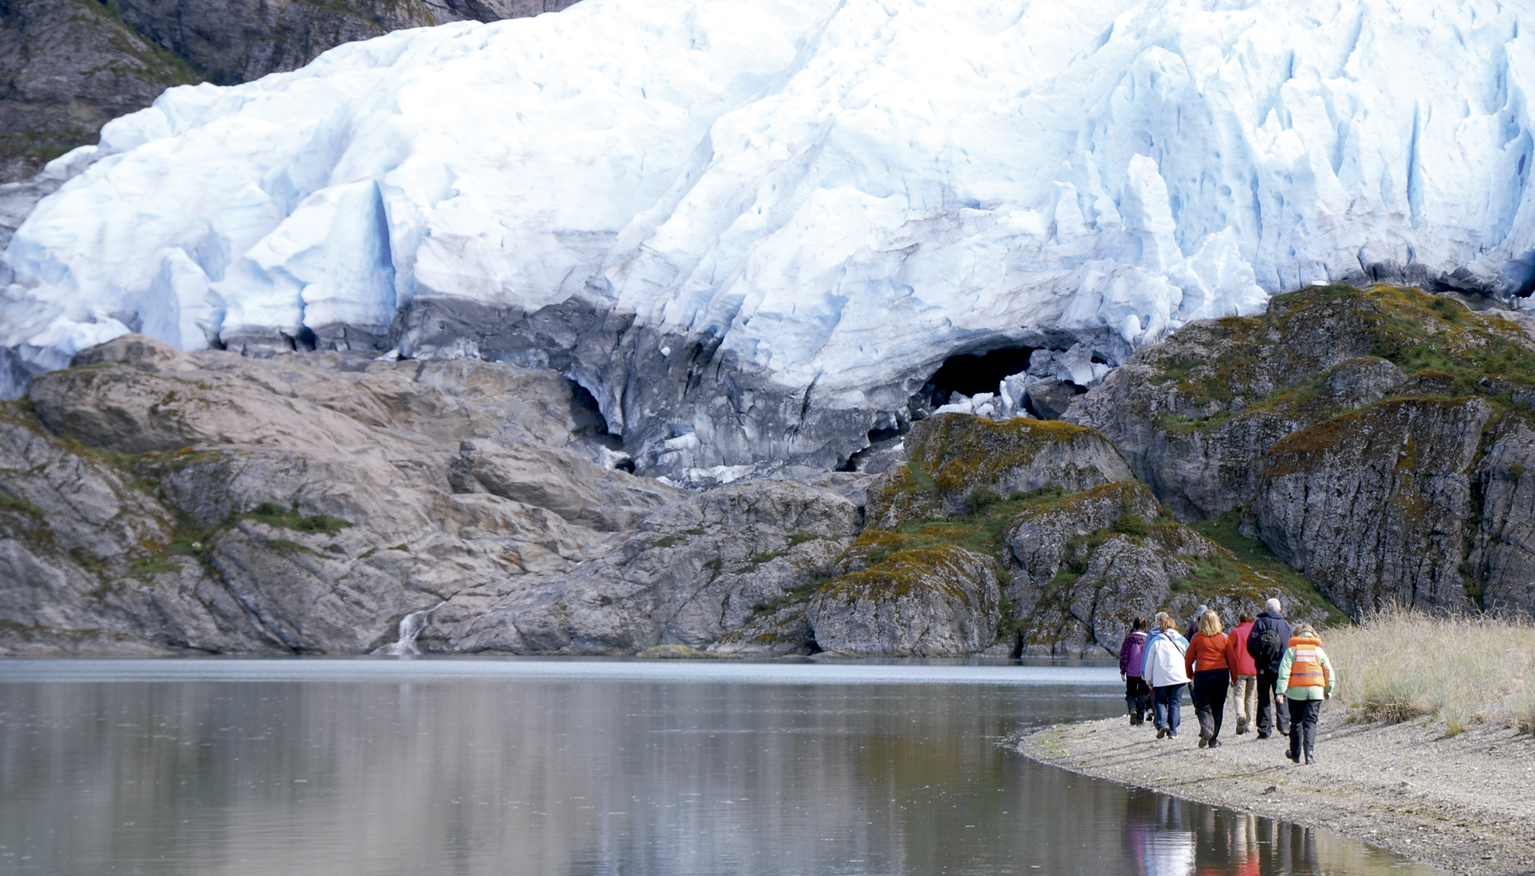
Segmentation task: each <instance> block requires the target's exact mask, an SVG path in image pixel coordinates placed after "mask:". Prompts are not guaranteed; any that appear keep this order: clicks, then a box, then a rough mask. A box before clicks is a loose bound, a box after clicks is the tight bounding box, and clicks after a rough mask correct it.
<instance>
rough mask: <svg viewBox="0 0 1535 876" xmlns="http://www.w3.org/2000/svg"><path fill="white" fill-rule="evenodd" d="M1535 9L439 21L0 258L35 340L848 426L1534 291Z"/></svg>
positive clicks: (27, 226) (665, 454)
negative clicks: (555, 382) (1282, 313)
mask: <svg viewBox="0 0 1535 876" xmlns="http://www.w3.org/2000/svg"><path fill="white" fill-rule="evenodd" d="M1532 30H1535V15H1532V14H1531V9H1530V7H1528V6H1526V5H1524V4H1520V3H1498V2H1491V0H1487V2H1481V0H1414V2H1404V0H1288V2H1279V0H1140V2H1131V0H1103V2H1098V3H1083V4H1076V3H1061V2H1046V0H1005V2H1004V0H948V2H943V3H935V2H931V0H762V2H751V3H743V2H738V0H583V2H581V3H579V4H577V5H575V6H573V7H571V8H569V9H566V10H565V11H563V12H560V13H556V14H548V15H543V16H539V17H537V18H531V19H522V20H514V21H503V22H497V23H492V24H473V23H458V24H451V25H445V26H442V27H435V28H425V29H419V30H410V31H399V32H395V33H392V34H389V35H386V36H383V37H379V38H377V39H373V40H370V41H367V42H362V43H353V44H348V45H344V46H341V47H339V48H336V49H334V50H332V51H330V52H327V53H326V54H324V55H323V56H321V57H320V58H319V59H318V60H316V61H315V62H313V63H312V64H310V65H309V66H307V67H305V68H303V69H301V70H297V71H294V72H291V73H279V74H273V75H270V76H267V77H265V78H263V79H260V80H257V81H255V82H251V83H248V84H245V85H239V86H234V87H216V86H213V85H208V84H204V85H198V86H183V87H177V88H173V89H170V90H169V91H167V92H166V93H165V94H164V95H163V96H162V97H160V99H159V100H158V101H156V103H155V104H154V106H152V107H150V108H148V109H145V110H142V111H140V112H137V113H134V114H132V115H129V116H125V117H122V118H120V119H117V120H116V121H113V122H111V123H110V124H108V125H107V126H106V128H104V129H103V132H102V136H101V142H100V144H99V145H97V146H93V147H84V148H83V149H82V150H77V152H76V153H71V154H70V155H68V156H65V157H64V158H61V159H59V160H58V161H57V162H55V166H54V167H53V170H52V171H51V172H53V173H54V174H55V175H57V174H59V173H66V174H73V176H72V177H71V178H69V179H68V181H67V182H65V183H64V184H63V185H62V186H61V187H60V188H59V189H58V191H57V192H55V193H53V194H52V195H49V196H48V197H46V198H44V199H43V200H42V201H40V202H39V203H38V204H37V206H36V207H35V208H34V209H33V210H32V212H31V213H30V215H29V216H27V218H26V220H25V222H24V223H23V224H22V225H21V226H20V227H19V228H18V229H17V230H16V232H15V234H14V236H13V237H12V239H11V241H10V244H9V246H8V248H7V249H6V250H5V253H4V256H3V259H0V283H3V284H4V286H3V295H0V344H3V347H4V351H3V352H0V358H3V360H4V361H3V363H0V364H3V366H4V367H3V368H0V373H3V383H4V384H5V386H4V389H6V390H7V392H8V394H10V395H13V396H14V395H16V394H17V393H19V392H20V391H21V388H22V387H23V386H24V385H25V382H26V380H28V379H29V378H30V376H31V375H34V374H37V373H40V372H42V371H47V370H51V369H57V368H61V367H64V366H65V365H67V364H68V363H69V360H70V358H71V356H73V355H74V354H75V353H76V352H78V351H79V350H81V349H84V348H86V347H89V346H91V345H94V344H97V343H101V342H103V341H106V340H109V339H111V338H114V337H117V336H119V335H122V334H125V333H128V332H141V333H144V334H147V335H150V336H153V337H155V338H157V339H159V340H161V341H165V342H167V343H170V344H172V345H174V346H178V347H180V348H182V349H188V350H194V349H199V348H204V347H208V346H219V347H224V348H227V349H231V350H242V351H245V352H247V353H250V354H255V355H260V354H263V353H268V352H273V351H280V350H290V349H313V348H322V349H340V350H350V351H355V352H358V353H359V354H362V353H366V354H367V355H370V356H379V355H385V356H389V357H391V358H395V357H402V358H416V359H430V358H447V357H465V356H471V357H482V358H486V359H494V360H502V361H510V362H515V363H518V364H523V365H541V366H548V367H552V368H555V369H557V370H559V371H560V372H561V373H563V374H564V375H566V376H567V377H568V378H570V379H571V380H574V381H576V382H577V383H579V384H580V385H581V386H582V387H584V388H585V389H586V390H588V391H589V392H590V393H591V394H592V396H593V397H595V399H596V401H597V404H598V405H599V407H600V409H601V411H602V414H603V415H604V417H605V419H606V421H607V424H608V428H609V430H610V431H611V432H613V433H614V434H616V435H620V436H621V437H622V440H623V444H624V449H625V451H626V452H627V453H629V454H630V455H632V457H633V462H634V464H635V466H636V469H637V470H638V471H639V472H640V473H647V474H653V475H668V476H671V477H674V478H677V477H682V478H686V477H688V476H689V475H690V474H691V475H693V476H700V477H702V476H707V475H708V474H709V473H711V472H712V473H715V474H716V475H718V474H719V473H720V472H727V471H730V470H732V469H734V468H739V467H753V466H759V467H760V466H762V465H765V464H775V465H777V464H794V465H804V466H810V467H815V468H820V469H827V468H832V467H836V466H838V465H842V464H845V463H846V462H847V461H848V459H849V458H850V457H851V456H853V455H854V454H855V453H857V452H859V451H860V450H862V449H863V448H865V447H866V446H868V444H869V442H870V440H871V436H877V435H881V434H889V433H893V432H895V431H898V430H899V429H900V428H901V427H903V426H904V425H905V424H906V423H907V422H909V420H910V418H911V417H912V416H913V415H914V412H917V409H918V408H920V407H921V406H922V405H924V404H925V405H928V408H929V409H930V408H931V407H932V406H933V404H934V401H935V400H934V399H933V398H932V397H931V387H932V384H931V381H932V379H933V378H934V376H935V375H936V374H937V373H938V372H939V371H940V369H941V368H942V367H943V365H944V363H945V362H946V361H947V360H950V359H951V358H952V357H955V356H959V355H963V354H983V353H987V352H992V351H1015V352H1016V353H1017V355H1018V356H1019V357H1022V358H1021V359H1020V360H1019V361H1024V360H1028V359H1029V356H1030V354H1031V353H1032V356H1033V360H1032V361H1034V362H1035V364H1036V366H1040V367H1037V368H1036V369H1034V370H1035V371H1036V372H1040V373H1045V372H1048V373H1049V375H1051V376H1052V377H1053V378H1058V379H1061V380H1066V381H1068V382H1070V383H1073V384H1076V385H1087V384H1090V383H1092V382H1093V381H1095V380H1097V379H1098V378H1100V377H1101V376H1102V373H1103V372H1104V371H1106V370H1107V368H1108V367H1109V366H1112V365H1114V364H1117V363H1119V362H1120V361H1122V360H1123V359H1124V358H1125V357H1126V356H1127V355H1128V354H1129V352H1130V351H1132V350H1133V349H1135V348H1136V347H1138V346H1140V345H1143V344H1146V343H1151V342H1154V341H1156V340H1159V339H1160V338H1162V337H1164V336H1165V335H1166V334H1167V333H1168V332H1169V331H1171V330H1173V329H1175V328H1177V327H1178V326H1181V325H1183V324H1185V323H1187V322H1189V321H1191V320H1196V319H1204V318H1210V317H1220V316H1226V315H1232V314H1246V313H1252V312H1255V311H1258V310H1261V309H1262V308H1263V307H1264V304H1265V302H1266V300H1267V298H1268V297H1269V296H1271V295H1273V294H1277V293H1280V292H1284V291H1289V290H1293V289H1296V288H1299V287H1302V286H1305V285H1308V284H1313V283H1319V282H1331V281H1350V282H1370V281H1374V280H1392V281H1405V282H1409V283H1413V284H1417V285H1421V286H1424V287H1426V288H1431V289H1440V290H1455V291H1460V292H1464V293H1468V294H1473V295H1484V296H1489V297H1493V298H1501V299H1505V300H1508V301H1511V302H1513V303H1514V304H1516V305H1517V304H1518V303H1520V302H1521V301H1523V300H1524V298H1526V297H1528V296H1529V295H1530V292H1531V290H1532V285H1535V189H1532V187H1531V185H1530V177H1531V173H1532V172H1535V167H1532V165H1535V135H1532V125H1531V118H1530V99H1531V95H1532V93H1535V32H1532ZM1039 351H1043V352H1039ZM1022 368H1023V366H1022V365H1018V367H1017V368H1016V370H1017V371H1022ZM1041 368H1043V371H1041ZM1052 369H1053V370H1052ZM1015 384H1016V381H1015V382H1014V384H1010V383H1009V382H1008V381H1006V380H1003V381H1001V382H1000V384H999V386H998V387H997V388H996V390H994V391H995V392H996V393H997V401H996V405H997V407H998V409H999V410H1004V412H1005V411H1011V410H1014V409H1016V408H1017V407H1018V406H1019V401H1018V399H1017V398H1016V397H1015V396H1014V394H1013V389H1014V388H1016V387H1015ZM924 387H928V392H929V396H928V397H926V398H917V397H921V396H922V394H923V392H924ZM914 398H916V399H917V400H915V401H914ZM937 401H938V402H941V401H942V399H938V400H937Z"/></svg>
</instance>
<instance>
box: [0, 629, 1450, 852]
mask: <svg viewBox="0 0 1535 876" xmlns="http://www.w3.org/2000/svg"><path fill="white" fill-rule="evenodd" d="M1121 692H1122V688H1121V687H1120V683H1119V677H1118V674H1117V672H1116V671H1115V670H1114V669H1112V668H1105V667H1097V666H1048V665H1042V666H1019V665H1006V664H1003V665H964V664H939V663H914V662H893V663H809V662H807V663H737V662H730V663H725V662H702V663H696V662H659V661H656V662H651V661H617V660H540V659H509V660H481V659H418V660H380V659H356V660H334V659H293V660H234V659H228V660H226V659H174V660H34V659H12V660H0V873H5V874H12V873H18V874H21V873H25V874H32V873H39V874H54V873H59V874H97V873H128V874H156V876H177V874H189V876H190V874H198V876H212V874H261V876H299V874H327V876H330V874H360V876H361V874H368V876H374V874H378V876H384V874H409V873H430V874H540V876H544V874H549V876H556V874H558V876H565V874H569V876H585V874H613V876H648V874H655V876H663V874H664V876H687V874H699V876H725V874H752V876H760V874H914V876H916V874H922V876H926V874H944V873H951V874H1014V873H1016V874H1058V876H1067V874H1082V876H1116V874H1126V876H1130V874H1136V876H1140V874H1146V876H1151V874H1155V876H1168V874H1172V876H1187V874H1196V873H1198V874H1211V873H1220V874H1228V873H1229V874H1267V876H1272V874H1324V873H1325V874H1330V876H1348V874H1385V873H1394V874H1402V876H1409V874H1411V876H1419V874H1429V873H1434V872H1437V871H1434V870H1431V869H1429V868H1427V867H1423V866H1420V865H1416V864H1413V863H1411V862H1408V861H1405V860H1404V859H1402V858H1399V857H1397V856H1395V855H1392V854H1390V853H1387V852H1383V851H1379V850H1375V849H1371V848H1369V847H1367V846H1365V845H1363V844H1360V843H1357V842H1353V841H1351V840H1346V839H1343V838H1341V837H1338V836H1336V835H1333V834H1329V833H1326V832H1320V831H1313V830H1307V829H1304V828H1300V827H1295V826H1292V825H1288V824H1285V823H1282V822H1275V821H1272V820H1269V819H1265V818H1257V817H1253V816H1248V815H1243V814H1239V813H1236V812H1232V811H1230V810H1224V809H1218V808H1213V807H1208V806H1201V805H1196V804H1191V803H1184V802H1180V801H1177V800H1174V799H1172V798H1170V797H1166V796H1163V795H1161V794H1156V793H1152V792H1149V791H1142V790H1135V789H1131V788H1127V787H1125V786H1122V785H1118V784H1115V783H1112V782H1106V781H1100V780H1095V779H1089V778H1085V777H1082V776H1076V775H1072V774H1070V773H1067V772H1064V771H1062V770H1058V769H1054V768H1050V767H1043V766H1040V765H1038V764H1035V763H1033V762H1031V761H1029V760H1027V759H1025V758H1023V757H1022V756H1020V755H1018V754H1015V753H1013V752H1011V751H1009V750H1007V749H1005V748H1004V747H1003V746H1001V745H999V742H1000V741H1001V740H1002V739H1004V738H1005V737H1007V736H1009V735H1011V734H1016V733H1018V732H1019V731H1023V730H1026V729H1028V728H1033V727H1039V726H1044V725H1047V724H1051V723H1055V722H1059V721H1069V720H1076V719H1085V718H1095V717H1103V716H1109V715H1117V714H1120V713H1121V712H1122V711H1123V709H1124V701H1123V699H1122V696H1121ZM1192 718H1193V716H1192V715H1191V714H1190V715H1189V716H1187V718H1186V720H1188V721H1192ZM1125 729H1126V732H1130V728H1129V727H1128V726H1127V727H1126V728H1125Z"/></svg>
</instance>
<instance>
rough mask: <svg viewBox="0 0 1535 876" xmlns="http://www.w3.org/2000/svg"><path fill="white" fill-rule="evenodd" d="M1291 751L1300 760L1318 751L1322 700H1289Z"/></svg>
mask: <svg viewBox="0 0 1535 876" xmlns="http://www.w3.org/2000/svg"><path fill="white" fill-rule="evenodd" d="M1289 708H1290V753H1291V754H1293V755H1295V757H1296V759H1297V760H1298V759H1299V758H1300V756H1301V753H1302V752H1305V754H1306V756H1307V757H1310V756H1311V753H1312V752H1313V751H1316V719H1317V718H1319V717H1321V715H1322V701H1321V700H1289Z"/></svg>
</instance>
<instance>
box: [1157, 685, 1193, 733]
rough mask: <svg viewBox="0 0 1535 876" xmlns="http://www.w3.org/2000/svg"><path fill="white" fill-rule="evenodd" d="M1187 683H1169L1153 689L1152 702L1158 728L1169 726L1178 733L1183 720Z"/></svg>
mask: <svg viewBox="0 0 1535 876" xmlns="http://www.w3.org/2000/svg"><path fill="white" fill-rule="evenodd" d="M1186 687H1188V685H1187V684H1169V685H1165V686H1163V687H1154V688H1152V689H1151V702H1152V709H1153V715H1154V720H1155V721H1156V725H1157V729H1158V730H1161V729H1162V728H1164V727H1165V728H1167V731H1168V732H1169V733H1171V734H1172V735H1174V736H1177V735H1178V725H1179V724H1180V723H1182V722H1183V689H1184V688H1186Z"/></svg>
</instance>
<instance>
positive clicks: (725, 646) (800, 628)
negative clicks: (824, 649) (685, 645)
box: [708, 603, 819, 657]
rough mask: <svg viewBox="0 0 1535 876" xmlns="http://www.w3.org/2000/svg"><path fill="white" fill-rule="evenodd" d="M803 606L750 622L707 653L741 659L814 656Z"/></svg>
mask: <svg viewBox="0 0 1535 876" xmlns="http://www.w3.org/2000/svg"><path fill="white" fill-rule="evenodd" d="M805 608H806V606H805V604H804V603H797V604H794V605H788V606H785V607H783V608H780V609H778V610H777V611H774V612H772V613H770V614H766V615H763V616H761V617H759V618H756V619H755V620H752V621H751V622H749V623H748V624H746V626H744V627H740V628H738V629H734V630H731V631H730V632H727V633H725V634H724V635H722V636H720V637H719V639H718V640H716V641H715V642H714V644H712V645H710V646H709V648H708V651H709V653H711V654H719V655H725V656H740V657H747V656H750V657H795V656H803V655H806V654H814V653H815V652H816V651H817V650H819V649H818V648H817V647H816V644H815V631H814V630H812V629H811V628H810V621H808V620H806V618H805Z"/></svg>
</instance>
